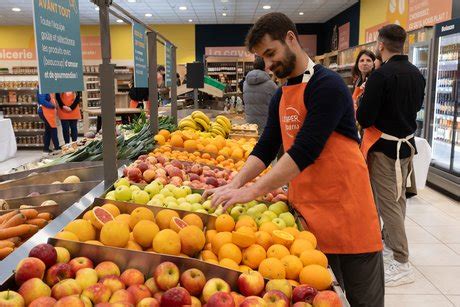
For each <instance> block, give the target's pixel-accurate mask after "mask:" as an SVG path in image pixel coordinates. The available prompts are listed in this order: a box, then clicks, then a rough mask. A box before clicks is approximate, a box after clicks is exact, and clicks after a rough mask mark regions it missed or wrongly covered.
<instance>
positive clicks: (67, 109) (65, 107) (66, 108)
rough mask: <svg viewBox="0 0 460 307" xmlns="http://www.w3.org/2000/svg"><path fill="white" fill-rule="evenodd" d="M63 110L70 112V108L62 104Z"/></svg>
mask: <svg viewBox="0 0 460 307" xmlns="http://www.w3.org/2000/svg"><path fill="white" fill-rule="evenodd" d="M62 108H63V109H64V110H66V111H67V112H72V109H71V108H70V107H68V106H64V107H62Z"/></svg>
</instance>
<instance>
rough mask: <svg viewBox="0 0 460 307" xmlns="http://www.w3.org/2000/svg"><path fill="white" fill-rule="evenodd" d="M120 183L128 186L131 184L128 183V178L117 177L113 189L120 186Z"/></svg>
mask: <svg viewBox="0 0 460 307" xmlns="http://www.w3.org/2000/svg"><path fill="white" fill-rule="evenodd" d="M121 185H125V186H127V187H129V186H130V185H131V184H130V183H129V180H128V178H125V177H123V178H120V179H118V180H117V181H115V183H114V184H113V186H114V187H115V189H116V188H118V187H119V186H121Z"/></svg>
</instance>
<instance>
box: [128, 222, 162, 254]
mask: <svg viewBox="0 0 460 307" xmlns="http://www.w3.org/2000/svg"><path fill="white" fill-rule="evenodd" d="M159 231H160V228H158V225H157V224H155V223H154V222H152V221H149V220H142V221H140V222H139V223H137V224H136V226H134V229H133V232H132V234H133V238H134V241H135V242H136V243H138V244H139V245H141V246H142V247H144V248H147V247H152V241H153V238H155V236H156V235H157V233H158V232H159Z"/></svg>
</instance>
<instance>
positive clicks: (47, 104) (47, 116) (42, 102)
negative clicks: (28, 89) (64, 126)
mask: <svg viewBox="0 0 460 307" xmlns="http://www.w3.org/2000/svg"><path fill="white" fill-rule="evenodd" d="M37 100H38V116H40V119H41V120H42V121H43V122H44V123H45V133H44V136H43V152H45V153H50V152H52V150H51V149H50V144H51V140H53V144H54V150H59V149H60V146H59V140H58V137H57V128H56V102H55V99H54V94H40V93H37Z"/></svg>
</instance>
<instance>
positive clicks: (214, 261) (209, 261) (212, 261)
mask: <svg viewBox="0 0 460 307" xmlns="http://www.w3.org/2000/svg"><path fill="white" fill-rule="evenodd" d="M206 262H207V263H212V264H217V265H219V261H217V260H216V259H208V260H206Z"/></svg>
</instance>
